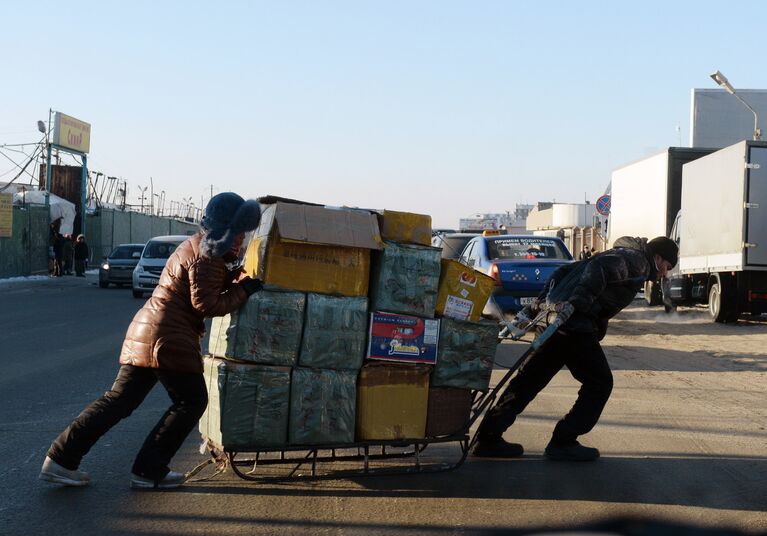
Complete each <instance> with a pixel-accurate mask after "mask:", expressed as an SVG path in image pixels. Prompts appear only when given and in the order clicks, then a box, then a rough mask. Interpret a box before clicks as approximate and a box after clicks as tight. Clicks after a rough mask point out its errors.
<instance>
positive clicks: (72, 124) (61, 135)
mask: <svg viewBox="0 0 767 536" xmlns="http://www.w3.org/2000/svg"><path fill="white" fill-rule="evenodd" d="M53 143H54V144H55V145H59V146H60V147H65V148H67V149H72V150H74V151H79V152H81V153H87V152H88V151H90V148H91V125H90V124H89V123H86V122H84V121H80V120H79V119H75V118H74V117H70V116H68V115H66V114H63V113H61V112H56V115H55V116H54V120H53Z"/></svg>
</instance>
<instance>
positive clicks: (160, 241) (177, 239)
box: [133, 235, 190, 298]
mask: <svg viewBox="0 0 767 536" xmlns="http://www.w3.org/2000/svg"><path fill="white" fill-rule="evenodd" d="M189 238H190V237H189V236H186V235H169V236H156V237H154V238H152V239H151V240H149V242H147V243H146V246H144V250H143V251H142V252H141V258H140V259H139V261H138V264H137V265H136V268H135V269H134V270H133V297H134V298H143V297H144V293H145V292H151V291H152V290H154V288H155V287H156V286H157V284H158V283H159V282H160V274H161V273H162V271H163V268H165V263H167V262H168V257H170V256H171V254H172V253H173V252H174V251H176V248H177V247H178V246H180V245H181V243H182V242H184V241H186V240H187V239H189Z"/></svg>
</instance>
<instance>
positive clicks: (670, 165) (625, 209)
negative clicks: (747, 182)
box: [607, 147, 716, 305]
mask: <svg viewBox="0 0 767 536" xmlns="http://www.w3.org/2000/svg"><path fill="white" fill-rule="evenodd" d="M715 150H716V149H703V148H696V149H691V148H688V147H668V148H666V149H664V150H662V151H660V152H659V153H656V154H653V155H651V156H648V157H646V158H643V159H641V160H638V161H636V162H633V163H631V164H628V165H625V166H623V167H620V168H618V169H616V170H614V171H613V173H612V180H611V186H610V193H611V199H610V204H611V207H610V216H609V218H608V225H607V233H608V235H607V247H608V248H609V247H612V245H613V243H614V242H615V241H616V240H617V239H618V238H620V237H621V236H643V237H646V238H648V239H653V238H655V237H656V236H669V233H670V232H671V227H672V226H673V225H674V218H676V215H677V213H678V212H679V209H680V207H681V199H682V166H683V165H684V164H686V163H688V162H692V161H693V160H696V159H698V158H701V157H703V156H706V155H708V154H711V153H713V152H714V151H715ZM645 299H646V300H647V303H649V304H650V305H659V304H660V303H661V301H662V296H661V293H660V288H659V287H658V285H654V284H653V282H652V281H648V282H647V283H646V284H645Z"/></svg>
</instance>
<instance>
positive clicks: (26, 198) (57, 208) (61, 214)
mask: <svg viewBox="0 0 767 536" xmlns="http://www.w3.org/2000/svg"><path fill="white" fill-rule="evenodd" d="M49 195H50V198H49V202H50V208H51V221H56V220H57V219H59V218H61V227H60V229H59V232H60V233H61V234H63V235H68V234H72V232H73V231H74V223H75V205H74V203H70V202H69V201H67V200H66V199H62V198H61V197H59V196H57V195H54V194H49ZM13 204H14V205H21V204H33V205H44V204H45V192H44V191H42V190H27V191H26V192H17V193H15V194H13Z"/></svg>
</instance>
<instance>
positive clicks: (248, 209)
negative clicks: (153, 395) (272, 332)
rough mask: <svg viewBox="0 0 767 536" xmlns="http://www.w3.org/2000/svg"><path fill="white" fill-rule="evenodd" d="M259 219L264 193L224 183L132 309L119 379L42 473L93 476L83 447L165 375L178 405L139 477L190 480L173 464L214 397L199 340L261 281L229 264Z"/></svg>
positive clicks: (76, 479)
mask: <svg viewBox="0 0 767 536" xmlns="http://www.w3.org/2000/svg"><path fill="white" fill-rule="evenodd" d="M260 219H261V211H260V209H259V206H258V203H256V202H255V201H245V200H244V199H243V198H242V197H240V196H239V195H237V194H235V193H231V192H224V193H220V194H217V195H215V196H214V197H213V198H212V199H211V200H210V201H209V202H208V206H207V207H206V208H205V216H204V217H203V219H202V221H201V222H200V231H199V232H198V233H197V234H195V235H194V236H193V237H191V238H189V239H188V240H187V241H185V242H184V243H183V244H181V245H180V246H179V247H178V248H176V250H175V251H174V252H173V254H171V256H170V258H169V259H168V262H167V264H166V265H165V268H164V269H163V271H162V274H161V275H160V282H159V284H158V285H157V287H156V288H155V290H154V292H153V293H152V297H151V298H149V299H148V300H147V302H146V304H145V305H144V307H143V308H142V309H141V310H139V312H138V313H136V316H134V317H133V322H131V324H130V326H129V327H128V332H127V333H126V335H125V341H124V342H123V346H122V352H121V353H120V370H119V371H118V373H117V379H116V380H115V382H114V385H113V386H112V388H111V389H110V390H109V391H107V392H106V393H105V394H104V396H102V397H101V398H99V399H98V400H96V401H94V402H93V403H92V404H91V405H90V406H88V407H87V408H85V409H84V410H83V412H82V413H81V414H80V416H79V417H77V418H76V419H75V420H74V422H72V424H70V425H69V426H68V427H67V429H66V430H64V431H63V432H62V433H61V434H60V435H59V436H58V437H57V438H56V440H55V441H54V442H53V444H52V445H51V447H50V449H48V454H47V456H46V458H45V462H44V463H43V467H42V470H41V472H40V479H42V480H47V481H48V482H54V483H56V484H63V485H66V486H85V485H87V484H88V483H89V482H90V476H89V475H88V473H86V472H84V471H81V470H79V469H78V468H79V467H80V462H81V461H82V459H83V457H84V456H85V455H86V454H87V453H88V451H89V450H90V449H91V447H93V446H94V445H95V444H96V442H97V441H98V440H99V438H100V437H101V436H103V435H104V434H106V433H107V432H108V431H109V429H110V428H112V427H113V426H114V425H116V424H117V423H118V422H120V421H121V420H122V419H124V418H125V417H128V416H129V415H130V414H131V413H132V412H133V411H134V410H135V409H136V408H137V407H138V406H139V405H140V404H141V402H143V400H144V398H145V397H146V396H147V395H148V394H149V392H150V391H151V390H152V388H153V387H154V386H155V385H156V384H157V382H158V381H159V382H160V383H161V384H162V385H163V387H164V388H165V390H166V391H167V392H168V395H169V396H170V399H171V401H172V405H171V406H170V408H168V410H167V411H166V412H165V414H164V415H163V416H162V417H161V418H160V421H159V422H158V423H157V425H156V426H155V427H154V429H153V430H152V431H151V432H150V433H149V435H148V436H147V438H146V440H145V441H144V444H143V446H142V447H141V450H140V451H139V453H138V455H137V456H136V459H135V461H134V462H133V469H132V470H131V473H132V474H131V477H130V486H131V487H132V488H162V489H168V488H177V487H179V486H181V485H183V484H184V482H185V481H186V475H185V474H183V473H177V472H174V471H171V470H170V468H169V467H168V465H169V464H170V461H171V459H172V458H173V456H174V455H175V454H176V451H177V450H178V449H179V448H180V447H181V445H182V443H183V442H184V440H185V439H186V437H187V436H188V435H189V433H190V432H191V431H192V430H193V429H194V427H195V426H196V425H197V421H198V420H199V419H200V417H201V416H202V414H203V413H204V412H205V408H206V407H207V405H208V393H207V389H206V386H205V380H204V378H203V374H202V370H203V369H202V354H201V348H200V341H201V340H202V337H203V335H204V334H205V324H204V320H205V318H206V317H212V316H223V315H226V314H228V313H231V312H233V311H236V310H237V309H239V308H240V307H242V305H243V304H244V303H245V301H246V300H247V299H248V296H250V295H251V294H253V293H254V292H258V291H259V290H261V287H262V284H261V281H259V280H258V279H251V278H249V277H246V278H244V279H242V280H240V281H239V282H235V281H234V279H235V278H238V277H239V276H241V275H242V272H241V271H240V270H239V269H238V270H232V271H230V270H229V269H228V267H227V263H232V262H234V261H236V260H237V259H238V255H239V252H240V249H241V248H242V243H243V241H244V239H245V233H246V232H248V231H252V230H253V229H255V228H256V227H257V226H258V223H259V221H260Z"/></svg>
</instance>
